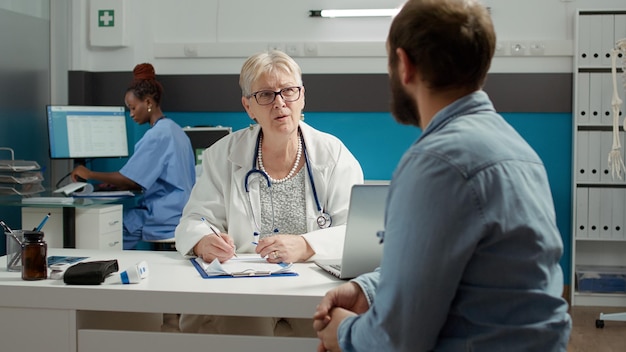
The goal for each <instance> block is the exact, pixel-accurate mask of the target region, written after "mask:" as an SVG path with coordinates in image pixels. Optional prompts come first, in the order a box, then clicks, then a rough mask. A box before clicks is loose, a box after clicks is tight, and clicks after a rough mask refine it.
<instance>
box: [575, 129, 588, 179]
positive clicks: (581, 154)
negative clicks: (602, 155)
mask: <svg viewBox="0 0 626 352" xmlns="http://www.w3.org/2000/svg"><path fill="white" fill-rule="evenodd" d="M577 134H578V135H577V136H576V166H575V167H576V181H578V182H586V181H589V131H578V132H577Z"/></svg>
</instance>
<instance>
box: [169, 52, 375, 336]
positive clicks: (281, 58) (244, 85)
mask: <svg viewBox="0 0 626 352" xmlns="http://www.w3.org/2000/svg"><path fill="white" fill-rule="evenodd" d="M239 85H240V87H241V90H242V98H241V102H242V104H243V106H244V108H245V110H246V112H247V113H248V115H249V116H250V118H251V119H253V120H254V121H256V122H257V123H258V124H257V125H254V126H253V127H250V128H249V129H248V128H246V129H243V130H240V131H237V132H235V133H233V134H231V135H229V136H227V137H224V138H222V139H221V140H219V141H218V142H217V143H215V144H214V145H212V146H211V147H210V148H208V149H207V150H205V151H204V153H203V155H202V169H203V170H202V174H201V176H200V178H199V179H198V180H197V182H196V185H195V186H194V188H193V190H192V192H191V196H190V198H189V201H188V203H187V205H186V206H185V208H184V210H183V216H182V218H181V221H180V224H179V225H178V227H177V228H176V248H177V249H178V251H180V252H181V253H182V254H183V255H196V256H198V257H201V258H202V259H203V260H204V261H207V262H210V261H213V260H214V259H215V258H218V260H219V261H221V262H224V261H226V260H228V259H230V258H231V257H232V256H233V255H234V254H235V249H236V251H237V253H258V254H259V255H260V256H261V257H264V258H266V259H267V261H269V262H273V263H277V262H303V261H308V260H314V259H317V258H321V257H327V258H337V257H340V256H341V253H342V249H343V239H344V232H345V223H346V218H347V213H348V205H349V198H350V192H351V187H352V185H354V184H357V183H362V182H363V171H362V170H361V166H360V165H359V163H358V161H357V160H356V159H355V158H354V156H353V155H352V154H351V153H350V151H349V150H348V149H347V148H346V146H345V145H344V144H343V143H342V142H341V141H340V140H339V139H338V138H336V137H334V136H332V135H329V134H327V133H323V132H321V131H318V130H315V129H313V128H312V127H310V126H309V125H307V124H306V123H304V122H303V121H301V116H302V110H303V108H304V93H305V89H304V87H303V85H302V75H301V70H300V67H299V66H298V64H297V63H296V62H295V61H294V60H293V59H292V58H291V57H289V56H288V55H286V54H284V53H283V52H280V51H271V52H263V53H259V54H256V55H253V56H252V57H250V58H248V60H247V61H246V62H245V63H244V65H243V67H242V70H241V74H240V78H239ZM202 219H205V221H203V220H202ZM211 228H212V229H214V230H215V232H217V233H219V234H220V235H219V236H216V235H215V234H214V232H213V231H212V229H211ZM253 242H258V245H254V244H253ZM181 320H182V319H181ZM239 325H241V324H239ZM181 328H183V324H181ZM309 328H310V326H309ZM217 332H224V331H217ZM311 332H312V328H311ZM268 333H270V334H271V331H268ZM313 336H315V335H313Z"/></svg>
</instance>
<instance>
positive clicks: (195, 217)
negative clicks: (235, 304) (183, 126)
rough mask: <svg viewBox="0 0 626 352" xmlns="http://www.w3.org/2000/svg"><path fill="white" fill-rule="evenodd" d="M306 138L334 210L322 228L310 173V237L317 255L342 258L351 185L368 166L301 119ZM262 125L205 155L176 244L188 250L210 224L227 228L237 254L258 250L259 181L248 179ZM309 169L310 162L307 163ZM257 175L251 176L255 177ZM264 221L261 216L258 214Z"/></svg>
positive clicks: (322, 191) (325, 199)
mask: <svg viewBox="0 0 626 352" xmlns="http://www.w3.org/2000/svg"><path fill="white" fill-rule="evenodd" d="M300 128H301V130H302V137H303V140H304V143H305V145H306V150H307V153H308V156H309V163H310V166H311V172H312V173H313V179H314V182H315V189H316V191H317V196H318V199H319V202H320V205H321V206H322V208H324V210H325V211H326V212H327V213H328V214H330V216H331V218H332V226H331V227H330V228H327V229H322V230H320V229H319V227H318V225H317V217H318V216H319V212H318V210H317V206H316V204H315V199H314V197H313V192H312V190H311V183H310V179H309V176H308V173H307V175H306V177H305V179H306V182H305V188H306V190H305V196H306V217H307V231H308V232H307V233H305V234H303V235H302V236H304V237H305V239H306V240H307V242H308V243H309V245H310V246H311V248H313V250H314V251H315V255H314V256H313V257H311V258H310V259H309V260H315V259H318V258H340V257H341V254H342V252H343V243H344V235H345V224H346V219H347V216H348V206H349V202H350V192H351V189H352V185H354V184H360V183H363V170H362V169H361V165H360V164H359V162H358V161H357V160H356V158H355V157H354V156H353V155H352V153H350V151H349V150H348V149H347V148H346V146H345V145H344V144H343V143H342V142H341V141H340V140H339V139H338V138H336V137H335V136H332V135H330V134H327V133H324V132H321V131H318V130H315V129H314V128H312V127H310V126H309V125H307V124H306V123H304V122H300ZM259 131H260V126H258V125H255V126H254V127H252V128H246V129H242V130H239V131H237V132H235V133H232V134H230V135H228V136H226V137H224V138H222V139H220V140H219V141H217V142H216V143H215V144H213V145H212V146H211V147H209V148H208V149H206V150H205V151H204V152H203V154H202V173H201V175H200V177H199V178H198V179H197V181H196V184H195V186H194V188H193V190H192V191H191V196H190V197H189V201H188V202H187V205H186V206H185V208H184V210H183V215H182V217H181V219H180V223H179V225H178V226H177V227H176V248H177V250H178V251H179V252H180V253H181V254H183V255H187V254H189V253H190V251H191V250H192V249H193V247H194V246H195V245H196V243H198V241H200V239H202V237H203V236H205V235H207V234H209V233H211V231H210V230H209V228H208V227H207V224H204V223H202V221H201V220H200V218H202V217H204V218H205V219H206V220H207V222H208V223H210V224H211V225H213V226H214V227H216V228H217V229H219V230H220V231H222V232H225V233H228V234H229V235H230V236H231V237H232V238H233V240H234V241H235V246H236V247H237V252H238V253H254V248H255V245H253V244H252V241H253V233H254V232H255V231H258V230H257V229H256V226H255V225H254V222H253V218H252V215H251V214H250V210H249V209H250V204H252V207H253V208H254V210H253V211H254V214H257V216H260V214H261V209H260V198H259V183H258V182H250V183H249V191H250V192H249V193H246V191H245V189H244V178H245V175H246V173H247V172H248V171H250V170H251V168H252V165H253V160H256V155H255V154H254V151H255V147H256V141H257V136H258V134H259ZM303 171H304V172H307V171H306V166H305V167H304V170H303ZM251 179H252V178H251ZM258 221H260V219H258Z"/></svg>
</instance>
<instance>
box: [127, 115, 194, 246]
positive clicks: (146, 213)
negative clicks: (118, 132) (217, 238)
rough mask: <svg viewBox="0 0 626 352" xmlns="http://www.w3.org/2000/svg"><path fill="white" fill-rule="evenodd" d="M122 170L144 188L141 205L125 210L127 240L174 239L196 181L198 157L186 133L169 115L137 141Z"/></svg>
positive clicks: (158, 121)
mask: <svg viewBox="0 0 626 352" xmlns="http://www.w3.org/2000/svg"><path fill="white" fill-rule="evenodd" d="M120 173H121V174H122V175H124V176H126V177H128V178H129V179H131V180H133V181H135V183H137V184H138V185H140V186H141V187H142V188H143V191H144V194H143V197H142V199H141V200H140V201H139V202H138V203H139V204H138V206H137V207H135V208H132V209H128V210H125V211H124V242H125V243H126V242H127V240H131V241H133V240H134V242H136V241H137V240H140V239H141V240H146V241H153V240H163V239H169V238H173V237H174V230H175V228H176V225H178V222H179V220H180V216H181V215H182V212H183V207H184V206H185V204H186V203H187V199H188V198H189V194H190V193H191V188H192V187H193V185H194V183H195V180H196V172H195V156H194V153H193V150H192V148H191V142H190V141H189V137H187V135H186V134H185V132H183V130H182V129H181V128H180V126H179V125H178V124H176V122H174V121H172V120H170V119H168V118H161V119H159V120H157V122H156V123H155V124H154V126H152V128H150V129H149V130H148V131H147V132H146V133H145V134H144V136H143V137H142V138H141V139H140V140H139V141H138V142H137V144H135V151H134V153H133V155H132V156H131V157H130V159H129V160H128V162H127V163H126V165H124V167H122V169H121V170H120ZM133 246H134V243H133ZM124 247H125V248H126V246H124Z"/></svg>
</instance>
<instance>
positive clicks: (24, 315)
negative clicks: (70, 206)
mask: <svg viewBox="0 0 626 352" xmlns="http://www.w3.org/2000/svg"><path fill="white" fill-rule="evenodd" d="M48 255H49V256H50V255H66V256H87V257H88V259H85V261H92V260H108V259H117V260H118V263H119V268H120V271H123V270H125V269H126V268H128V267H131V266H132V265H134V264H136V263H138V262H140V261H142V260H143V261H146V262H147V264H148V268H149V276H148V277H147V278H146V279H143V280H142V282H140V283H138V284H129V285H122V284H121V282H120V280H119V272H118V273H115V274H112V275H111V276H109V277H108V278H107V279H106V281H105V282H104V283H103V284H102V285H96V286H76V285H65V284H64V283H63V281H62V280H52V279H47V280H41V281H23V280H22V279H21V274H20V273H19V272H7V271H6V257H1V258H0V263H1V264H0V299H1V303H0V316H2V319H1V320H0V341H1V342H0V348H1V349H2V350H6V351H10V350H21V351H35V350H38V349H45V350H49V351H94V352H97V351H115V350H120V351H124V350H126V351H131V350H132V351H151V352H152V351H173V350H178V349H180V348H181V347H183V348H185V349H207V348H210V349H211V350H215V351H219V350H223V351H236V350H244V349H248V348H250V349H253V350H254V351H314V350H315V347H316V346H317V339H314V338H293V337H290V338H287V337H257V336H237V335H210V334H187V333H179V332H162V331H161V324H162V321H163V320H162V313H193V314H206V315H233V316H266V317H293V318H311V317H312V316H313V313H314V312H315V307H316V306H317V304H318V303H319V302H320V300H321V299H322V297H323V296H324V295H325V293H326V292H327V291H328V290H330V289H332V288H334V287H336V286H338V285H340V284H342V283H343V282H344V281H341V280H338V279H335V278H333V277H331V276H330V275H328V274H326V273H325V272H323V271H322V270H321V269H319V268H317V267H316V266H315V265H314V264H310V263H303V264H296V265H295V270H296V272H297V273H298V274H299V275H298V276H284V277H257V278H213V279H203V278H202V277H200V274H199V273H198V271H197V270H196V269H195V268H194V267H193V265H192V264H191V263H190V261H189V259H186V258H183V257H182V256H181V255H180V254H178V253H176V252H153V251H100V250H83V249H51V250H49V253H48Z"/></svg>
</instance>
